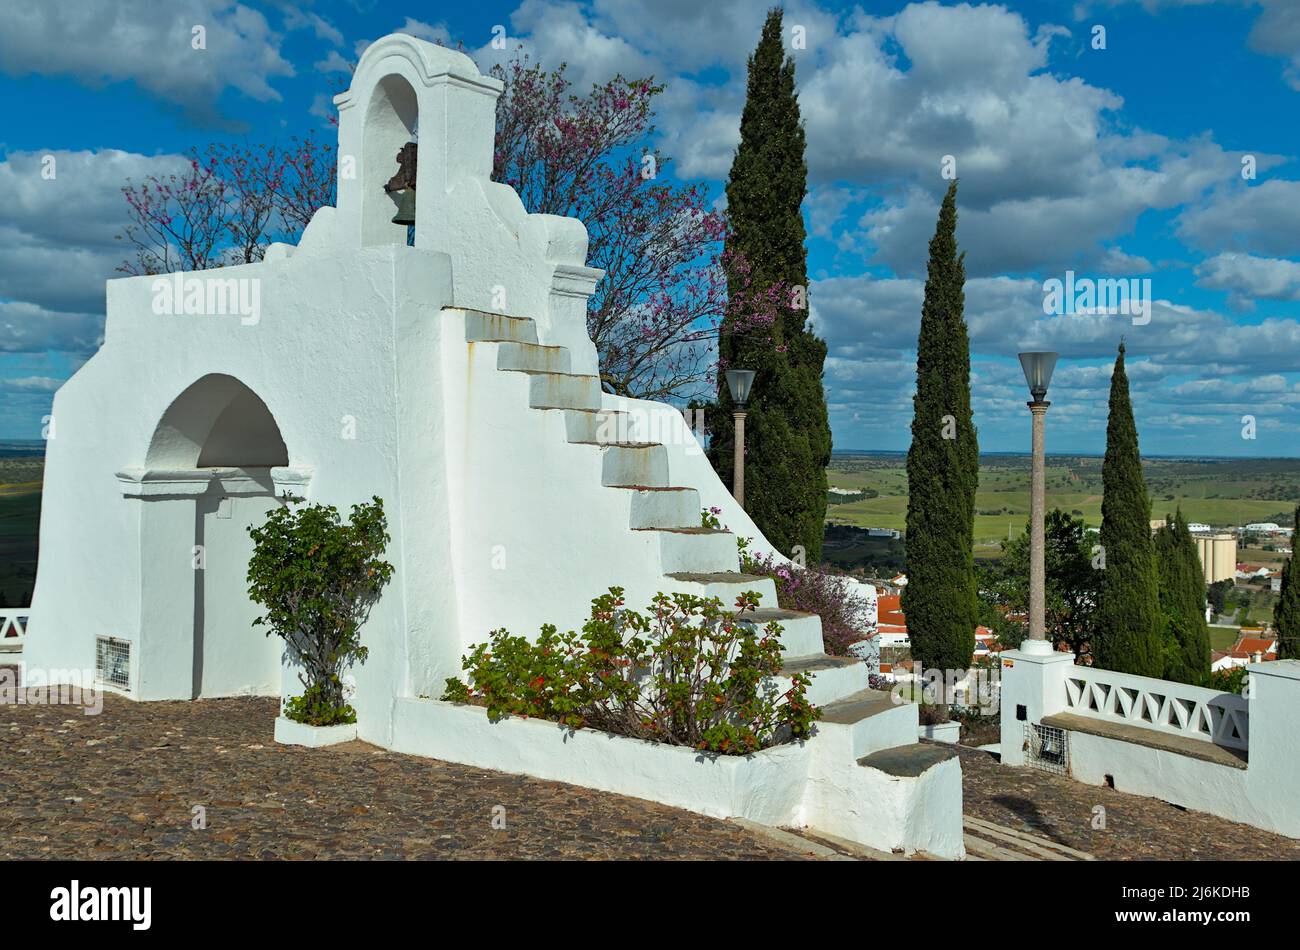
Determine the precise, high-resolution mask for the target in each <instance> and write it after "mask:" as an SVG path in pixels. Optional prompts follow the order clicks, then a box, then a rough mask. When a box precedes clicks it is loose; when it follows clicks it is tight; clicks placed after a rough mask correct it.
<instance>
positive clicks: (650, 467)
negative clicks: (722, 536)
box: [578, 442, 700, 528]
mask: <svg viewBox="0 0 1300 950" xmlns="http://www.w3.org/2000/svg"><path fill="white" fill-rule="evenodd" d="M578 444H582V445H589V446H595V447H596V448H597V449H598V450H599V451H600V454H601V459H600V483H601V484H602V485H604V486H605V487H607V488H641V489H654V488H668V487H669V485H668V452H667V451H666V450H665V449H664V447H663V446H662V445H659V444H657V443H646V442H641V443H637V442H611V443H603V444H602V443H597V442H586V443H578ZM696 500H697V501H698V500H699V496H698V495H697V496H696ZM699 523H700V513H699V509H698V508H696V511H695V521H694V523H693V524H691V523H687V524H685V525H682V526H681V527H686V528H690V527H694V526H697V525H699ZM632 527H648V526H642V525H633V526H632ZM674 527H676V526H674Z"/></svg>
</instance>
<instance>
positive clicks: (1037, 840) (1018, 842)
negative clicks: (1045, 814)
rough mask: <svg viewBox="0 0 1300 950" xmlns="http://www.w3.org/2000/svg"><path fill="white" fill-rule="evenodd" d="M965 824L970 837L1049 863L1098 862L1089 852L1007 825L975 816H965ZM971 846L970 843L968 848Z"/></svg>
mask: <svg viewBox="0 0 1300 950" xmlns="http://www.w3.org/2000/svg"><path fill="white" fill-rule="evenodd" d="M963 824H964V826H965V828H966V834H967V835H968V836H970V835H973V836H974V837H976V838H983V839H987V840H989V841H994V842H997V843H998V844H999V845H1000V846H1001V847H1008V848H1011V849H1013V850H1016V851H1027V852H1028V853H1030V854H1033V855H1037V856H1038V857H1040V858H1044V859H1046V860H1048V861H1095V860H1097V858H1096V856H1095V855H1092V854H1090V853H1089V852H1087V851H1079V850H1078V849H1077V848H1071V847H1070V846H1069V845H1064V844H1061V843H1060V842H1059V841H1053V840H1052V839H1051V838H1044V837H1043V836H1042V835H1034V834H1030V833H1029V832H1027V831H1021V830H1020V829H1018V828H1008V827H1007V826H1006V825H999V824H996V823H994V822H991V821H985V820H984V819H982V818H976V817H975V816H974V815H966V816H964V818H963ZM969 846H970V845H969V843H968V844H967V847H969Z"/></svg>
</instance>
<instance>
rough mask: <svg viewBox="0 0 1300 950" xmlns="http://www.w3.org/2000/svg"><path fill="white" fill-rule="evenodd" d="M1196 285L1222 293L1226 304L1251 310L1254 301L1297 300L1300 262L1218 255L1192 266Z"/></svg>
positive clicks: (1299, 285) (1246, 255)
mask: <svg viewBox="0 0 1300 950" xmlns="http://www.w3.org/2000/svg"><path fill="white" fill-rule="evenodd" d="M1196 277H1197V280H1196V284H1197V286H1199V287H1205V288H1208V289H1210V290H1226V291H1228V294H1229V303H1230V304H1231V305H1232V306H1233V307H1235V308H1238V309H1253V308H1254V306H1255V300H1256V299H1262V300H1300V263H1297V262H1296V261H1288V260H1283V259H1280V258H1276V257H1254V256H1252V255H1250V254H1218V255H1215V256H1214V257H1211V258H1209V259H1207V260H1204V261H1202V262H1201V263H1200V264H1197V265H1196Z"/></svg>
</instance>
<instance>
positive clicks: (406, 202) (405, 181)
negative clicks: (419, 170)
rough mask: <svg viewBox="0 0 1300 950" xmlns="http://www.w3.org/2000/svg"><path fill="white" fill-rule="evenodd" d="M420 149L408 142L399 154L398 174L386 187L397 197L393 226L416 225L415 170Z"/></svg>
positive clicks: (387, 190)
mask: <svg viewBox="0 0 1300 950" xmlns="http://www.w3.org/2000/svg"><path fill="white" fill-rule="evenodd" d="M418 154H419V147H418V146H417V145H416V144H415V143H414V142H407V143H406V144H405V145H403V146H402V147H401V149H399V150H398V152H397V174H396V175H394V176H393V177H392V178H390V179H389V180H388V184H386V185H384V191H386V192H388V193H389V194H390V195H391V194H396V195H397V213H396V214H395V215H393V224H405V225H408V226H410V225H412V224H415V170H416V162H417V155H418Z"/></svg>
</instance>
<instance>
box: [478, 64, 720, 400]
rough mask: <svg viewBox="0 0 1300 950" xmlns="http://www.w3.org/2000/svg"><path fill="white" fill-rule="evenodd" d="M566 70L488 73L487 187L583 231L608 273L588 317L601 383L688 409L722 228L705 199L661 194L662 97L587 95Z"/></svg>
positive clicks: (707, 341)
mask: <svg viewBox="0 0 1300 950" xmlns="http://www.w3.org/2000/svg"><path fill="white" fill-rule="evenodd" d="M565 72H566V70H565V67H564V66H560V68H559V69H556V70H553V71H547V70H544V69H543V68H542V67H541V66H540V65H539V64H536V63H530V62H529V60H528V58H527V57H526V56H523V57H516V58H514V59H513V60H511V61H510V62H509V63H507V64H505V65H498V66H495V67H493V69H492V75H493V76H495V77H496V78H498V79H500V80H501V81H502V82H503V83H505V92H504V93H503V95H502V97H501V101H500V104H499V105H498V107H497V137H496V152H495V156H494V168H493V177H494V178H495V179H496V180H497V181H501V182H505V183H506V184H508V185H510V186H511V187H513V188H514V189H515V190H516V191H518V192H519V196H520V198H521V199H522V200H523V202H524V205H525V207H527V208H528V210H529V211H532V212H535V213H544V214H558V215H568V216H573V217H577V218H579V219H581V220H582V221H583V222H584V223H585V224H586V225H587V233H588V236H589V241H590V243H589V246H588V253H587V259H588V263H590V264H591V266H593V267H599V268H601V269H603V270H604V271H605V278H604V280H602V281H601V282H600V284H599V285H598V286H597V288H596V293H595V294H594V295H593V297H592V299H591V304H590V307H589V309H588V312H587V329H588V331H589V332H590V334H591V338H592V340H593V341H594V342H595V344H596V350H597V352H598V354H599V356H600V366H601V381H602V383H603V385H604V387H605V388H606V389H607V390H609V391H611V392H615V393H619V394H621V395H628V396H637V397H641V398H649V399H664V398H670V397H690V396H692V395H697V394H700V393H703V392H706V391H711V390H712V389H713V387H714V386H715V377H714V368H715V363H716V349H717V347H716V342H717V332H718V325H719V323H720V322H721V318H722V313H723V311H724V309H725V306H726V300H727V286H726V278H725V275H724V272H723V270H722V267H721V263H722V262H721V248H722V239H723V237H724V236H725V228H726V222H725V219H724V217H723V215H722V214H720V213H719V212H717V211H714V210H712V209H711V208H710V207H709V199H708V195H707V194H706V193H705V191H704V189H703V188H701V187H699V186H695V185H687V184H681V183H673V182H668V181H666V180H665V178H664V171H665V169H666V167H667V165H668V163H669V160H668V159H667V158H665V157H664V156H663V155H661V154H660V153H659V152H658V151H656V150H654V149H653V148H651V147H650V146H649V145H648V144H647V142H648V140H649V139H650V137H651V136H652V135H653V133H654V126H653V124H652V120H653V118H654V111H653V108H652V104H653V100H654V98H655V96H657V95H659V93H661V92H662V91H663V88H664V87H663V86H662V85H658V84H656V83H655V82H654V81H653V79H625V78H624V77H623V76H615V77H614V78H613V79H611V80H609V81H608V82H606V83H605V84H603V85H596V86H593V87H592V89H591V91H590V92H588V93H586V94H585V95H579V94H577V93H575V92H573V91H572V83H571V82H570V81H569V79H568V78H567V76H566V75H565Z"/></svg>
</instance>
